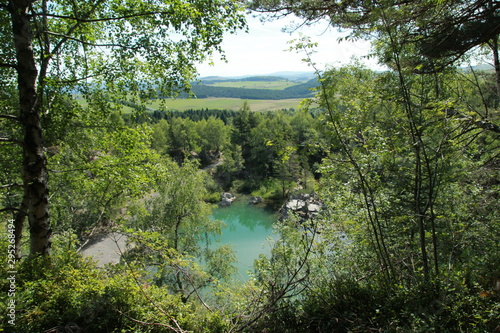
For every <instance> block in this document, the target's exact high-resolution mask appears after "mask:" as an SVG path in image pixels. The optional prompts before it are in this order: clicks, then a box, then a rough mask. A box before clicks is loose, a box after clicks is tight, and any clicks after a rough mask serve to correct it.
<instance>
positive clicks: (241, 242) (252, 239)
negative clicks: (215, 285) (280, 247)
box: [212, 198, 277, 279]
mask: <svg viewBox="0 0 500 333" xmlns="http://www.w3.org/2000/svg"><path fill="white" fill-rule="evenodd" d="M212 218H213V219H216V220H220V221H223V222H224V223H225V224H226V225H227V227H226V228H224V229H223V230H222V235H221V237H220V241H219V243H218V244H219V245H231V247H232V248H233V249H234V250H235V252H236V257H237V260H238V262H237V263H236V267H237V268H238V270H239V272H240V274H241V276H242V277H243V278H244V279H247V278H248V274H247V273H246V272H247V271H248V270H251V269H252V265H253V262H254V260H255V259H257V258H258V257H259V255H260V254H266V255H269V254H270V252H271V244H270V242H269V240H268V237H269V236H271V235H272V225H273V223H274V222H275V221H276V218H277V214H276V213H275V212H272V211H269V210H267V209H265V208H263V207H257V206H253V205H252V204H249V203H248V200H247V199H246V198H240V199H237V200H236V201H234V202H233V203H232V204H231V206H227V207H218V208H216V209H215V210H214V212H213V214H212Z"/></svg>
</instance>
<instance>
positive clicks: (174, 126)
mask: <svg viewBox="0 0 500 333" xmlns="http://www.w3.org/2000/svg"><path fill="white" fill-rule="evenodd" d="M157 115H159V116H161V114H157ZM163 116H166V117H161V118H155V119H159V120H158V122H157V123H156V124H153V125H152V129H153V140H152V147H153V148H154V149H155V150H156V151H158V152H160V153H161V154H166V155H168V156H169V157H171V158H173V159H174V160H176V161H178V162H179V163H182V161H184V160H185V159H187V158H188V159H197V160H198V161H199V162H200V163H201V167H202V168H203V167H205V166H208V165H210V164H213V163H216V162H218V161H219V165H218V167H217V169H216V170H214V171H215V177H216V179H217V180H218V181H219V183H220V184H221V186H222V189H224V190H229V189H230V188H231V187H232V186H233V185H235V184H234V183H233V182H234V181H237V185H236V188H235V190H236V191H239V192H248V193H250V192H252V191H255V190H259V189H260V188H261V187H262V189H261V190H262V191H264V192H266V193H265V195H266V196H268V197H269V198H271V197H272V198H274V199H280V198H281V199H282V198H284V197H286V195H287V194H288V192H289V191H290V190H291V189H292V188H293V187H295V186H296V185H294V184H298V183H300V184H307V183H309V185H312V184H313V182H314V180H312V181H311V179H313V178H314V171H315V169H316V168H317V167H318V163H319V162H320V161H321V158H322V156H323V155H324V150H323V149H321V148H318V147H315V145H316V144H317V143H318V142H320V141H321V140H322V139H321V134H320V132H319V121H318V120H317V119H315V118H314V117H313V116H312V114H311V113H309V112H306V111H297V112H292V111H275V112H268V113H256V112H251V111H250V109H249V106H248V103H247V102H245V103H244V104H243V106H242V108H241V109H240V110H239V111H233V112H224V111H220V110H211V111H210V110H192V112H188V113H184V112H178V113H165V114H163ZM225 116H227V117H225ZM224 117H225V119H223V118H224ZM224 120H225V121H224ZM265 184H267V185H265ZM264 185H265V186H264Z"/></svg>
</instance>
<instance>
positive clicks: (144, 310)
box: [1, 240, 228, 332]
mask: <svg viewBox="0 0 500 333" xmlns="http://www.w3.org/2000/svg"><path fill="white" fill-rule="evenodd" d="M66 242H67V240H63V243H59V241H57V240H56V242H55V243H56V244H55V245H57V246H58V248H59V249H61V246H63V245H64V243H66ZM2 249H3V248H2ZM18 272H19V274H18V275H17V280H16V283H17V287H18V289H17V294H16V302H17V316H16V330H17V331H18V332H21V331H22V332H42V331H46V330H55V331H57V332H64V331H67V330H87V331H92V332H124V331H127V332H130V331H133V332H171V331H178V332H181V331H196V332H224V331H226V329H227V327H228V322H227V319H226V318H224V317H223V316H222V315H221V314H220V313H217V312H211V311H208V310H207V309H206V308H204V307H203V306H202V305H201V304H199V303H197V302H189V303H185V302H183V301H182V299H181V297H180V296H179V295H177V294H172V293H171V292H170V291H169V290H168V289H167V288H159V287H156V286H155V285H152V284H151V282H150V277H149V276H148V275H149V274H148V272H147V271H143V270H141V269H138V268H137V267H134V266H131V265H119V266H116V267H108V268H106V269H102V268H98V267H97V266H96V265H95V263H94V262H92V261H91V260H90V259H88V258H81V257H80V256H79V255H78V254H77V253H76V252H75V251H74V250H73V249H71V248H65V250H64V251H55V253H53V255H52V256H51V258H50V259H49V258H34V259H31V260H26V261H24V262H23V263H22V264H21V265H20V266H19V267H18ZM4 286H5V282H3V283H2V289H4V288H3V287H4ZM4 295H5V293H2V298H3V297H4ZM5 311H6V309H5V307H3V306H2V308H1V312H2V317H3V318H7V317H6V315H5ZM3 324H4V325H3V326H4V327H5V328H7V325H5V324H6V323H5V322H4V323H3Z"/></svg>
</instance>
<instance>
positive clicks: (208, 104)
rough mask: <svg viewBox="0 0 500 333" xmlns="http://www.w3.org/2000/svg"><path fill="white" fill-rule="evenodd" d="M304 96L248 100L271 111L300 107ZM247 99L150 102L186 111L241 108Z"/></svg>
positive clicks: (254, 107)
mask: <svg viewBox="0 0 500 333" xmlns="http://www.w3.org/2000/svg"><path fill="white" fill-rule="evenodd" d="M302 100H303V99H302V98H292V99H282V100H267V99H262V100H261V99H259V100H257V99H250V100H247V102H248V105H249V106H250V109H251V110H252V111H256V112H261V111H271V110H281V109H290V108H295V109H298V107H299V104H300V102H301V101H302ZM244 101H245V100H243V99H239V98H200V99H196V98H192V99H173V100H163V101H160V100H155V101H153V102H152V103H150V104H148V107H149V108H151V109H159V108H160V103H164V105H165V106H166V107H167V110H178V111H185V110H189V109H195V110H196V109H219V110H224V109H227V110H239V109H241V107H242V106H243V103H244Z"/></svg>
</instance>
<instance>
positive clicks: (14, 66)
mask: <svg viewBox="0 0 500 333" xmlns="http://www.w3.org/2000/svg"><path fill="white" fill-rule="evenodd" d="M0 68H13V69H17V65H14V64H7V63H3V62H0Z"/></svg>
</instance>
